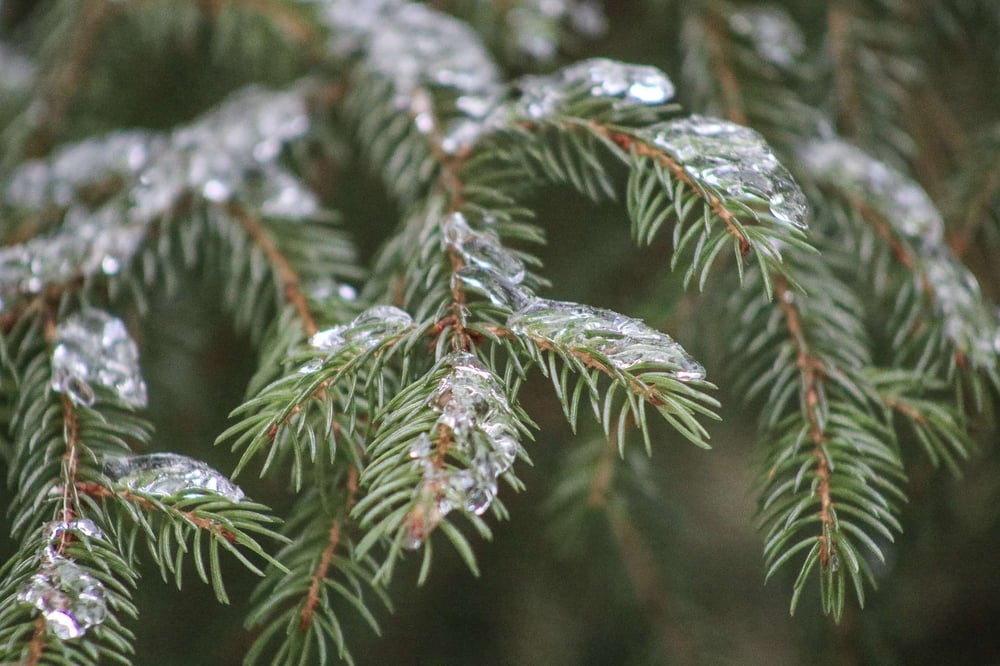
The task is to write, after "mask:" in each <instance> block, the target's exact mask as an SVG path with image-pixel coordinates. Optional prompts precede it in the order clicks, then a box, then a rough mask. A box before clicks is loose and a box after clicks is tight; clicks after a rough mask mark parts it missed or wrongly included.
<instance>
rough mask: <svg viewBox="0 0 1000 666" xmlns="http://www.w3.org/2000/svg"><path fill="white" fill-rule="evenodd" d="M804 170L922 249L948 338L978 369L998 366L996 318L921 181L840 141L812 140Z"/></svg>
mask: <svg viewBox="0 0 1000 666" xmlns="http://www.w3.org/2000/svg"><path fill="white" fill-rule="evenodd" d="M798 162H799V165H800V168H801V169H802V170H803V171H804V172H805V173H806V174H808V176H809V178H810V179H811V180H815V181H816V182H817V183H818V184H819V185H820V187H826V188H831V189H835V190H837V191H838V192H841V193H842V194H844V195H845V196H847V197H849V198H852V199H856V200H858V201H860V202H863V203H864V204H865V205H867V206H869V207H870V208H871V209H872V210H873V211H874V212H875V213H876V214H877V215H878V216H879V217H880V218H881V219H883V220H884V221H885V222H886V223H887V224H889V225H890V226H891V227H892V229H894V230H895V232H896V233H898V234H899V236H900V237H901V238H902V239H903V240H904V241H906V242H907V243H908V244H910V245H912V246H913V247H914V248H916V249H917V250H918V251H919V252H918V253H919V266H918V267H917V268H918V270H919V271H920V273H921V277H920V278H919V279H920V280H921V284H920V287H919V288H920V289H921V290H923V289H928V290H930V293H931V294H932V295H933V307H934V309H935V310H936V312H937V315H938V321H939V322H940V323H941V325H942V330H943V332H944V335H945V337H946V338H947V339H948V340H950V341H951V343H952V344H954V346H955V347H956V349H957V350H959V351H961V352H962V353H963V354H965V355H966V356H967V357H968V359H969V361H970V362H971V364H972V366H973V367H976V368H980V367H990V366H993V365H995V364H996V355H997V353H998V352H1000V349H998V348H997V345H996V335H997V328H996V322H995V321H993V318H992V316H991V314H990V313H989V311H988V310H987V309H986V308H985V307H984V306H983V297H982V292H981V290H980V287H979V283H978V282H977V281H976V278H975V276H974V275H973V274H972V273H971V272H970V271H969V270H968V269H967V268H966V267H965V266H964V265H963V264H962V263H961V262H960V261H959V260H957V259H956V258H955V257H954V256H952V254H951V253H950V251H949V250H948V248H947V244H946V243H945V241H944V221H943V220H942V218H941V214H940V212H938V209H937V207H936V206H935V205H934V203H933V202H932V201H931V199H930V197H929V196H928V195H927V193H926V192H925V191H924V189H923V188H922V187H920V185H918V184H917V183H916V182H914V181H913V180H912V179H910V178H908V177H907V176H905V175H904V174H902V173H900V172H899V171H897V170H896V169H894V168H892V167H890V166H888V165H886V164H885V163H883V162H881V161H879V160H878V159H876V158H874V157H872V156H871V155H869V154H868V153H866V152H864V151H863V150H861V149H860V148H858V147H856V146H853V145H851V144H849V143H846V142H844V141H841V140H838V139H829V140H818V141H810V142H808V143H806V144H804V145H803V146H802V147H801V148H800V149H799V151H798Z"/></svg>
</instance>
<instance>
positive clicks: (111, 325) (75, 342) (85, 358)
mask: <svg viewBox="0 0 1000 666" xmlns="http://www.w3.org/2000/svg"><path fill="white" fill-rule="evenodd" d="M54 342H55V348H54V350H53V352H52V389H53V390H54V391H57V392H59V393H65V394H66V395H67V396H69V398H70V399H71V400H72V401H73V402H75V403H76V404H78V405H85V406H88V407H89V406H90V405H93V404H94V400H95V395H94V389H93V386H94V385H95V384H97V385H100V386H104V387H107V388H109V389H111V391H112V392H113V393H114V394H115V396H116V397H117V398H118V399H119V400H121V401H122V402H124V403H125V404H127V405H130V406H132V407H145V406H146V402H147V398H146V382H145V381H143V379H142V374H141V372H140V370H139V350H138V348H137V347H136V344H135V342H134V341H133V340H132V338H131V337H129V334H128V330H126V328H125V324H124V323H122V321H121V320H120V319H117V318H116V317H112V316H111V315H109V314H108V313H106V312H104V311H102V310H97V309H95V308H87V309H85V310H83V311H81V312H79V313H77V314H74V315H71V316H69V317H68V318H67V319H66V320H65V321H63V322H62V323H60V324H59V326H58V327H57V328H56V334H55V341H54Z"/></svg>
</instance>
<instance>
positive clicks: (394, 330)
mask: <svg viewBox="0 0 1000 666" xmlns="http://www.w3.org/2000/svg"><path fill="white" fill-rule="evenodd" d="M412 325H413V318H412V317H410V315H409V314H407V313H406V312H405V311H404V310H400V309H399V308H397V307H395V306H392V305H376V306H375V307H372V308H368V309H367V310H365V311H364V312H362V313H361V314H359V315H358V316H357V317H355V318H354V321H352V322H351V323H349V324H341V325H340V326H334V327H333V328H327V329H324V330H322V331H320V332H318V333H316V334H315V335H313V336H312V337H311V338H309V344H310V345H312V347H314V348H315V349H321V350H324V351H328V352H330V353H331V354H334V353H336V352H337V351H338V350H340V349H341V348H342V347H345V346H348V345H350V346H351V347H357V348H358V349H359V350H360V351H367V350H369V349H373V348H374V347H376V346H378V345H379V344H381V343H382V342H383V341H384V340H385V339H386V338H389V337H391V336H393V335H398V334H400V333H402V332H404V331H405V330H406V329H408V328H410V327H411V326H412Z"/></svg>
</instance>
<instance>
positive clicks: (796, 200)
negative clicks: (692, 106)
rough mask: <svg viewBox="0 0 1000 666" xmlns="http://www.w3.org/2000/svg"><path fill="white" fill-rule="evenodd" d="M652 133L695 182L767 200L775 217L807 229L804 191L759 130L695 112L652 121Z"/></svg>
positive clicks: (726, 192)
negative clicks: (670, 119) (686, 115)
mask: <svg viewBox="0 0 1000 666" xmlns="http://www.w3.org/2000/svg"><path fill="white" fill-rule="evenodd" d="M648 132H649V134H650V136H651V137H652V140H653V142H654V143H655V144H656V145H657V146H659V147H660V148H663V149H664V150H666V151H667V152H668V153H670V155H671V156H673V157H674V158H675V159H676V160H677V161H678V162H680V163H681V164H682V165H683V166H684V169H685V171H687V172H688V173H689V174H691V176H692V177H693V178H694V179H695V180H696V181H698V182H700V183H705V184H706V185H710V186H712V187H714V188H716V189H718V190H720V191H722V192H723V193H725V194H726V195H728V196H731V197H737V198H748V197H750V198H756V199H762V200H763V201H764V202H766V203H767V204H768V206H769V208H770V211H771V214H772V215H773V216H774V217H775V218H776V219H778V220H780V221H781V222H784V223H786V224H791V225H794V226H796V227H798V228H800V229H805V228H806V215H807V214H808V206H807V204H806V199H805V195H804V194H803V193H802V190H801V189H799V186H798V184H797V183H796V182H795V179H793V178H792V175H791V174H790V173H789V172H788V169H786V168H785V167H784V166H782V165H781V163H780V162H778V159H777V158H776V157H775V156H774V153H773V152H771V148H770V146H768V145H767V142H766V141H764V138H763V137H762V136H761V135H760V134H758V133H757V132H755V131H754V130H752V129H750V128H748V127H743V126H742V125H737V124H735V123H731V122H729V121H727V120H721V119H718V118H710V117H706V116H699V115H692V116H690V117H688V118H680V119H677V120H672V121H669V122H665V123H660V124H657V125H653V126H652V127H650V128H649V130H648Z"/></svg>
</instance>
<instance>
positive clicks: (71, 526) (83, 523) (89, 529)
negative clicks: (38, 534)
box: [43, 518, 104, 541]
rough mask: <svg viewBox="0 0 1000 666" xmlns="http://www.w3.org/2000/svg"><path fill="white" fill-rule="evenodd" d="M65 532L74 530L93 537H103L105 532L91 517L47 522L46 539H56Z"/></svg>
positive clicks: (45, 527)
mask: <svg viewBox="0 0 1000 666" xmlns="http://www.w3.org/2000/svg"><path fill="white" fill-rule="evenodd" d="M64 532H74V533H76V534H82V535H83V536H86V537H89V538H91V539H103V538H104V532H102V531H101V528H99V527H98V526H97V525H96V524H95V523H94V521H92V520H90V519H89V518H78V519H76V520H69V521H66V520H56V521H52V522H50V523H46V524H45V526H44V529H43V533H44V535H45V539H46V541H55V540H56V539H58V538H60V536H62V534H63V533H64Z"/></svg>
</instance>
